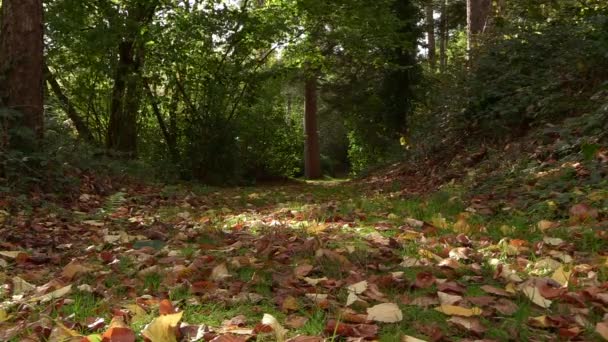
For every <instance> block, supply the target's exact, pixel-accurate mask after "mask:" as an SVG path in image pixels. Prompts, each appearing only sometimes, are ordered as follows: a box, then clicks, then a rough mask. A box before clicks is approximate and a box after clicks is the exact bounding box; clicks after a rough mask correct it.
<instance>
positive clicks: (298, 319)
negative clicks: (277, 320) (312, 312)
mask: <svg viewBox="0 0 608 342" xmlns="http://www.w3.org/2000/svg"><path fill="white" fill-rule="evenodd" d="M307 322H308V318H306V317H304V316H298V315H295V314H293V315H289V316H288V317H287V318H286V319H285V325H286V326H288V327H290V328H292V329H300V328H301V327H303V326H305V325H306V323H307Z"/></svg>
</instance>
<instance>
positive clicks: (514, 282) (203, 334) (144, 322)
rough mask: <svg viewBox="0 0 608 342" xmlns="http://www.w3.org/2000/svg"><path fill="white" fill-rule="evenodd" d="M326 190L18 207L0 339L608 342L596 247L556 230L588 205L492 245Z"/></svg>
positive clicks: (478, 234) (135, 194) (1, 249)
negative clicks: (534, 234) (532, 234)
mask: <svg viewBox="0 0 608 342" xmlns="http://www.w3.org/2000/svg"><path fill="white" fill-rule="evenodd" d="M330 190H331V191H327V189H324V188H319V187H318V186H317V187H316V188H315V187H312V186H310V185H288V186H284V187H281V188H259V189H255V192H253V193H247V191H248V190H244V189H235V190H232V189H231V190H221V191H216V192H206V193H203V194H195V193H194V192H191V191H190V192H186V193H182V194H180V196H169V197H166V196H163V195H162V191H161V189H158V188H156V187H154V186H151V185H145V186H142V185H137V186H132V187H130V188H129V187H127V188H124V189H121V194H122V195H121V196H124V197H125V198H129V199H130V200H124V201H122V200H121V201H118V202H119V203H118V204H117V207H115V208H111V209H112V210H111V211H110V212H107V210H105V211H104V214H100V213H101V212H102V211H101V206H103V203H104V198H103V196H102V195H99V194H88V193H87V194H84V193H83V194H81V195H80V196H78V197H77V198H76V199H75V200H74V202H69V203H65V204H64V209H62V211H61V212H60V213H56V212H52V211H49V210H48V209H47V208H42V207H41V208H38V209H36V210H35V211H34V213H33V214H32V215H28V214H27V213H26V212H25V211H18V212H16V215H14V216H13V217H11V218H10V226H7V227H6V228H2V230H1V231H0V233H1V234H3V235H2V236H6V237H7V238H5V239H3V240H2V241H0V261H1V262H0V281H2V284H3V285H2V287H1V288H0V340H2V341H5V340H6V341H9V340H18V339H29V340H36V341H40V340H48V341H72V340H73V341H91V342H93V341H120V342H130V341H136V340H146V341H152V342H177V341H253V340H256V339H257V340H260V341H264V340H273V341H291V342H311V341H323V340H332V339H335V338H343V339H345V340H347V341H355V340H377V339H382V338H383V339H384V340H386V339H390V338H391V337H387V336H396V335H394V331H397V332H398V336H399V337H398V338H397V339H395V340H402V341H419V340H423V341H424V340H439V339H443V340H454V338H456V336H465V337H467V338H469V339H484V340H500V339H501V337H500V336H501V335H500V332H501V331H503V332H507V333H508V336H511V337H512V338H516V339H525V338H529V339H530V340H534V339H541V340H542V339H554V338H555V339H558V338H561V339H571V340H577V339H578V340H585V339H588V338H591V337H594V338H603V339H606V340H608V320H607V318H606V315H605V312H608V310H607V309H608V283H607V282H606V279H605V276H604V275H603V273H602V272H606V269H607V268H608V261H607V260H608V258H607V255H606V251H604V252H603V253H602V252H600V253H595V254H591V253H588V252H587V251H584V250H577V249H576V248H575V247H574V245H573V243H572V241H571V240H564V239H563V236H562V237H560V236H553V235H552V232H554V231H556V230H559V229H562V228H570V227H571V229H572V231H573V232H577V231H579V228H578V227H579V226H580V223H581V221H585V222H587V221H588V220H590V219H598V217H600V214H599V213H597V211H595V210H593V209H592V208H589V207H588V206H586V205H579V206H575V207H573V208H572V209H571V210H570V214H571V219H570V220H568V221H563V222H557V221H554V220H543V221H540V222H539V223H538V224H537V228H538V230H539V231H540V233H541V234H542V235H541V236H540V237H539V238H537V239H536V240H534V241H528V240H519V239H514V238H508V237H500V238H496V237H492V236H489V235H488V234H486V228H484V227H481V226H480V225H479V224H478V223H476V222H475V221H474V220H473V219H472V216H471V213H470V212H468V213H461V214H458V215H455V216H453V217H448V216H444V215H442V214H441V213H435V214H434V215H431V216H428V217H426V218H427V219H428V220H425V218H423V217H409V216H406V215H404V213H403V212H393V210H394V206H395V204H396V203H398V202H390V201H388V202H387V201H386V200H385V199H383V198H381V197H378V196H376V197H374V195H373V194H369V195H365V196H369V198H370V199H369V202H370V203H372V204H373V203H374V201H378V203H380V204H381V205H378V206H375V207H373V208H372V209H368V210H363V209H362V208H361V206H360V205H358V204H357V203H356V201H353V200H352V197H353V195H355V194H359V195H360V191H361V190H360V189H358V188H357V187H356V186H355V185H344V186H343V188H341V189H330ZM85 195H86V196H85ZM254 195H255V196H254ZM311 198H314V203H313V201H311V200H310V199H311ZM254 200H255V203H256V204H255V205H254V204H252V203H251V201H254ZM260 203H261V204H260ZM473 205H474V206H473V208H474V210H471V212H475V211H478V212H484V213H486V214H491V213H492V212H493V211H492V210H490V209H488V208H489V206H487V207H486V206H484V205H483V204H482V203H481V202H480V201H478V200H477V202H474V203H473ZM106 209H107V208H106ZM387 211H388V212H387ZM452 219H453V220H452ZM5 226H6V225H5ZM531 229H532V228H531ZM504 230H508V229H506V228H505V229H504ZM522 312H524V313H525V315H526V316H524V319H523V322H524V326H523V327H520V328H519V329H516V330H513V329H512V328H510V327H513V322H515V321H516V320H517V319H519V320H521V318H516V316H517V315H522ZM598 313H600V314H599V315H598ZM601 313H604V314H601ZM219 317H221V319H219ZM418 318H420V319H426V320H427V321H420V322H417V321H416V320H417V319H418ZM428 320H430V321H428ZM391 334H393V335H391ZM534 336H535V337H534Z"/></svg>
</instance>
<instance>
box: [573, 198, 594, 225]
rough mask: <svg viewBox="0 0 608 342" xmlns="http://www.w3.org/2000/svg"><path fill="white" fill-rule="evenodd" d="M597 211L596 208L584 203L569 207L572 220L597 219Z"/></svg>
mask: <svg viewBox="0 0 608 342" xmlns="http://www.w3.org/2000/svg"><path fill="white" fill-rule="evenodd" d="M598 215H599V213H598V211H597V209H595V208H593V207H591V206H589V205H587V204H584V203H580V204H575V205H573V206H572V207H571V208H570V220H572V221H573V222H585V221H588V220H594V219H597V217H598Z"/></svg>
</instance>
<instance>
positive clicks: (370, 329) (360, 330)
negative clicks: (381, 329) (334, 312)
mask: <svg viewBox="0 0 608 342" xmlns="http://www.w3.org/2000/svg"><path fill="white" fill-rule="evenodd" d="M325 333H326V334H328V335H333V334H334V333H335V334H336V335H339V336H343V337H363V338H367V339H373V338H375V337H376V336H377V335H378V326H377V325H375V324H346V323H338V322H337V321H336V320H335V319H330V320H329V321H328V322H327V325H326V326H325Z"/></svg>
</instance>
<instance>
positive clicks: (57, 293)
mask: <svg viewBox="0 0 608 342" xmlns="http://www.w3.org/2000/svg"><path fill="white" fill-rule="evenodd" d="M70 292H72V285H68V286H65V287H62V288H60V289H58V290H55V291H53V292H49V293H47V294H45V295H42V296H37V297H33V298H31V299H30V302H38V301H39V302H41V303H45V302H48V301H51V300H53V299H57V298H61V297H63V296H65V295H67V294H69V293H70Z"/></svg>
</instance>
